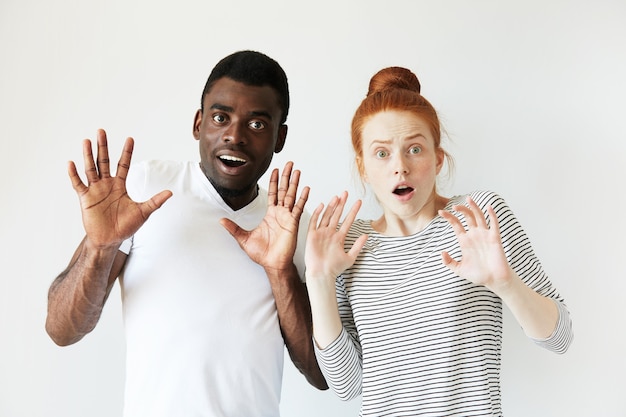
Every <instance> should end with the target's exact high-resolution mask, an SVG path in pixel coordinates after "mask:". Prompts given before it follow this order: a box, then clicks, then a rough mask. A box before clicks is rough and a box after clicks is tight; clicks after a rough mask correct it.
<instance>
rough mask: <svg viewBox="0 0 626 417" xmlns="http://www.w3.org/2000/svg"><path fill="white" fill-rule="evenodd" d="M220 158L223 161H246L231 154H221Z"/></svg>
mask: <svg viewBox="0 0 626 417" xmlns="http://www.w3.org/2000/svg"><path fill="white" fill-rule="evenodd" d="M220 159H222V160H224V161H231V162H241V163H245V162H246V160H245V159H242V158H237V157H236V156H231V155H222V156H220Z"/></svg>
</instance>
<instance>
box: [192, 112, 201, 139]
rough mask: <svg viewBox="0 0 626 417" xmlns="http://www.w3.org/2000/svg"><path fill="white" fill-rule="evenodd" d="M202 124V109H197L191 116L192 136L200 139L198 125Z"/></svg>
mask: <svg viewBox="0 0 626 417" xmlns="http://www.w3.org/2000/svg"><path fill="white" fill-rule="evenodd" d="M201 124H202V109H198V111H197V112H196V115H195V116H194V118H193V137H194V138H196V140H200V125H201Z"/></svg>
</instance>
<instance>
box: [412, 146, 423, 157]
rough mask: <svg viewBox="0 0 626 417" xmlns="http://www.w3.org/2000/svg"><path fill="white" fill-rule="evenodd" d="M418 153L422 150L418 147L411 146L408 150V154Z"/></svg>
mask: <svg viewBox="0 0 626 417" xmlns="http://www.w3.org/2000/svg"><path fill="white" fill-rule="evenodd" d="M420 152H422V148H420V147H419V146H413V147H412V148H411V149H409V153H410V154H413V155H417V154H418V153H420Z"/></svg>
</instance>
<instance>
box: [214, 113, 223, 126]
mask: <svg viewBox="0 0 626 417" xmlns="http://www.w3.org/2000/svg"><path fill="white" fill-rule="evenodd" d="M213 121H214V122H215V123H218V124H222V123H224V122H225V121H226V116H224V115H223V114H221V113H218V114H214V115H213Z"/></svg>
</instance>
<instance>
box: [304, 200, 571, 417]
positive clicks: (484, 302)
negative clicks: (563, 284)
mask: <svg viewBox="0 0 626 417" xmlns="http://www.w3.org/2000/svg"><path fill="white" fill-rule="evenodd" d="M471 197H472V199H474V201H475V202H476V204H478V206H479V207H481V209H482V210H483V212H484V213H486V207H487V205H491V206H492V207H493V208H494V210H495V212H496V214H497V216H498V221H499V223H500V231H501V235H502V243H503V247H504V251H505V253H506V256H507V258H508V260H509V263H510V265H511V266H512V268H513V269H514V270H515V272H516V273H517V274H518V275H519V276H520V277H521V279H522V280H523V281H524V282H525V283H526V284H527V285H528V286H530V287H531V288H533V289H534V290H535V291H537V292H538V293H540V294H542V295H544V296H547V297H550V298H552V299H554V301H555V302H556V304H557V306H558V310H559V322H558V325H557V327H556V329H555V331H554V333H553V334H552V335H551V336H550V337H549V338H547V339H545V340H534V341H535V343H537V344H539V345H541V346H543V347H545V348H547V349H549V350H552V351H554V352H557V353H563V352H565V350H567V348H568V346H569V344H570V343H571V340H572V329H571V321H570V316H569V313H568V311H567V308H566V307H565V304H564V300H563V298H562V297H561V296H560V295H559V294H558V293H557V291H556V289H555V288H554V287H553V285H552V284H551V283H550V281H549V280H548V278H547V276H546V274H545V272H544V271H543V268H542V266H541V264H540V262H539V260H538V259H537V257H536V256H535V254H534V252H533V250H532V248H531V245H530V242H529V240H528V238H527V236H526V234H525V233H524V231H523V230H522V227H521V226H520V224H519V223H518V221H517V220H516V218H515V216H514V215H513V213H512V212H511V210H510V209H509V207H508V206H507V204H506V203H505V201H504V200H503V199H502V198H501V197H500V196H498V195H496V194H494V193H492V192H474V193H472V194H471ZM455 204H466V202H465V196H457V197H454V198H452V199H451V200H450V202H449V203H448V205H447V207H446V209H447V210H450V209H451V207H452V205H455ZM461 222H462V223H463V224H464V225H465V221H464V219H463V218H462V217H461ZM364 233H367V234H369V238H368V240H367V243H366V245H365V247H364V248H363V250H362V251H361V253H360V254H359V256H358V257H357V259H356V262H355V263H354V265H353V266H352V267H351V268H350V269H348V270H346V271H345V272H344V273H343V274H342V275H340V276H339V277H338V278H337V281H336V291H337V300H338V304H339V313H340V316H341V320H342V322H343V330H342V332H341V334H340V336H339V337H338V338H337V339H336V340H335V341H334V342H333V343H331V344H330V345H329V346H328V347H326V348H325V349H323V350H320V349H317V355H318V359H319V362H320V366H321V367H322V370H323V372H324V374H325V376H326V380H327V381H328V383H329V385H330V386H331V388H332V389H333V390H334V391H335V393H336V394H337V395H338V396H339V397H340V398H341V399H344V400H349V399H353V398H355V397H357V396H358V395H361V396H362V404H361V412H360V415H361V416H363V417H365V416H376V417H381V416H464V417H468V416H501V415H502V411H501V395H500V352H501V348H502V301H501V300H500V298H499V297H498V296H496V295H495V294H494V293H493V292H491V291H489V290H488V289H487V288H486V287H484V286H480V285H475V284H473V283H471V282H469V281H467V280H464V279H462V278H460V277H458V276H456V275H455V274H454V273H453V272H451V271H450V270H449V269H448V268H447V267H446V266H445V265H444V264H443V262H442V260H441V252H442V251H444V250H445V251H448V252H449V253H450V255H451V256H452V257H453V258H455V259H459V258H460V257H461V251H460V248H459V244H458V242H457V239H456V236H455V234H454V231H453V230H452V227H451V226H450V225H449V223H448V222H447V221H446V220H445V219H443V218H442V217H440V216H437V217H435V218H434V219H433V220H432V222H431V223H430V224H429V225H428V227H426V228H425V229H424V230H422V231H421V232H419V233H417V234H414V235H411V236H401V237H390V236H384V235H381V234H379V233H377V232H376V231H374V230H373V229H372V227H371V222H370V221H365V220H357V221H355V222H354V224H353V225H352V228H351V230H350V232H349V233H348V236H347V238H346V243H345V245H346V250H347V249H348V248H349V247H351V246H352V244H353V242H354V241H355V240H356V239H357V238H358V237H359V236H361V235H362V234H364ZM316 348H317V347H316Z"/></svg>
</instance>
